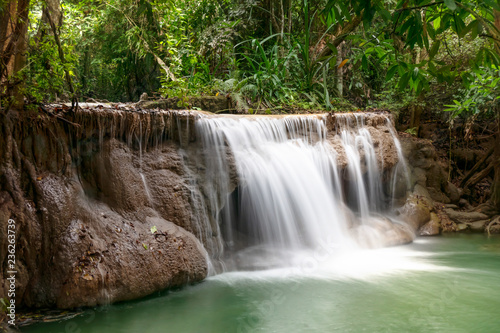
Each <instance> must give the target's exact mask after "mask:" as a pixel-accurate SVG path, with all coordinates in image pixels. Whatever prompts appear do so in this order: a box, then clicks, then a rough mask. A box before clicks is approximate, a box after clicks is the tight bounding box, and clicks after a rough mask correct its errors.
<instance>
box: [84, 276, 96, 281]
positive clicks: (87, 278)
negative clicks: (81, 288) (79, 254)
mask: <svg viewBox="0 0 500 333" xmlns="http://www.w3.org/2000/svg"><path fill="white" fill-rule="evenodd" d="M82 277H83V278H84V279H85V280H87V281H92V280H93V279H94V278H93V277H92V275H89V274H85V275H84V276H82Z"/></svg>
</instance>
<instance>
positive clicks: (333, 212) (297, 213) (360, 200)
mask: <svg viewBox="0 0 500 333" xmlns="http://www.w3.org/2000/svg"><path fill="white" fill-rule="evenodd" d="M327 117H329V116H327V115H309V116H298V115H297V116H233V115H230V116H215V117H214V116H206V115H200V117H199V118H198V119H197V120H196V122H195V128H196V132H197V137H198V138H200V139H201V141H202V150H201V152H197V154H199V155H203V158H204V165H205V175H204V180H203V181H202V184H200V185H201V186H202V188H203V192H204V194H205V202H206V205H207V211H208V212H211V214H212V215H211V217H210V219H211V220H212V221H216V222H217V223H218V225H219V226H220V232H221V236H222V241H223V243H224V253H223V258H222V260H223V261H224V263H225V264H226V265H227V268H228V269H263V268H269V267H278V266H290V265H294V264H295V262H296V260H297V258H300V257H303V255H304V253H307V252H308V251H313V250H317V248H318V247H320V246H322V244H329V247H331V246H332V244H333V247H335V248H336V249H339V250H342V249H352V248H357V247H360V246H361V247H379V246H384V245H387V244H388V242H386V238H390V237H393V236H394V235H393V234H394V232H395V231H394V230H393V229H395V227H394V226H395V225H397V224H398V222H397V221H395V220H394V217H393V214H392V213H391V212H390V209H391V208H392V201H391V197H390V193H389V194H387V192H390V189H389V190H387V188H388V186H386V184H384V182H383V179H382V178H383V174H384V170H385V172H387V170H386V169H387V168H390V169H391V172H392V171H393V170H392V169H394V165H395V164H396V163H395V162H393V163H392V164H393V165H384V161H385V160H390V159H388V158H385V157H384V156H383V155H384V153H387V152H389V153H390V154H392V155H391V156H392V160H394V156H395V155H398V154H399V155H400V153H401V152H400V147H399V146H397V147H398V149H396V146H395V142H396V141H397V137H396V136H395V135H394V133H393V132H391V131H392V124H391V123H390V121H386V118H387V117H383V119H382V121H380V122H379V125H380V127H383V129H382V130H377V131H378V132H377V133H378V134H377V133H375V134H377V135H378V136H379V137H377V138H376V139H374V137H373V135H372V132H373V131H372V127H371V126H367V124H366V119H365V117H364V116H363V115H362V114H347V115H340V116H336V119H335V129H334V130H331V129H329V128H327V123H328V121H327V120H328V119H327ZM387 127H389V128H390V129H387ZM380 133H382V134H380ZM380 137H383V139H384V140H385V141H384V140H382V139H381V138H380ZM387 141H390V142H389V144H390V147H389V148H388V147H385V146H384V145H386V144H387ZM396 150H397V151H396ZM198 157H199V156H198ZM389 187H390V186H389ZM212 224H213V223H212ZM213 228H214V226H213V225H212V229H213ZM388 235H389V236H388ZM391 235H392V236H391ZM389 243H390V242H389Z"/></svg>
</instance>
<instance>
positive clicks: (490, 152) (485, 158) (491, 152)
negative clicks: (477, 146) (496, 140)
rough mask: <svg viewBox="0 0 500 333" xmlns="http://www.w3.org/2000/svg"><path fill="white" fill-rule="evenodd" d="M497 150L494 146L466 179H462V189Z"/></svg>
mask: <svg viewBox="0 0 500 333" xmlns="http://www.w3.org/2000/svg"><path fill="white" fill-rule="evenodd" d="M494 150H495V146H492V147H491V148H490V149H489V150H488V151H487V152H486V154H484V156H483V157H482V158H481V159H480V160H479V161H478V162H477V163H476V164H475V165H474V166H473V167H472V169H470V171H469V172H468V173H467V174H466V175H465V177H464V178H463V179H462V181H461V182H460V187H464V186H465V184H466V183H467V181H468V180H469V179H470V178H471V177H472V176H474V174H475V173H476V172H477V170H479V168H480V167H481V166H482V165H483V164H484V162H486V160H487V159H488V158H489V157H490V156H491V154H493V151H494Z"/></svg>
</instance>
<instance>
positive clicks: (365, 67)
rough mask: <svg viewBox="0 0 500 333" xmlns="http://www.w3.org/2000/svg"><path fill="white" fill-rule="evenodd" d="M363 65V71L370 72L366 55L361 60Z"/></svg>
mask: <svg viewBox="0 0 500 333" xmlns="http://www.w3.org/2000/svg"><path fill="white" fill-rule="evenodd" d="M361 64H362V66H363V69H364V70H365V71H367V70H368V59H367V58H366V55H364V54H363V58H361Z"/></svg>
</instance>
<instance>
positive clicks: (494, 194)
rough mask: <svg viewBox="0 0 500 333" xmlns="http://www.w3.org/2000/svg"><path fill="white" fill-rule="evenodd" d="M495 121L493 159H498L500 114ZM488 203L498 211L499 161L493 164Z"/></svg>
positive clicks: (499, 208)
mask: <svg viewBox="0 0 500 333" xmlns="http://www.w3.org/2000/svg"><path fill="white" fill-rule="evenodd" d="M499 113H500V112H499ZM497 123H498V128H497V138H496V144H495V152H494V154H493V161H500V114H498V115H497ZM490 203H491V205H492V206H493V207H494V208H495V209H496V210H497V212H500V163H496V165H495V177H494V178H493V184H492V186H491V198H490Z"/></svg>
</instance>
